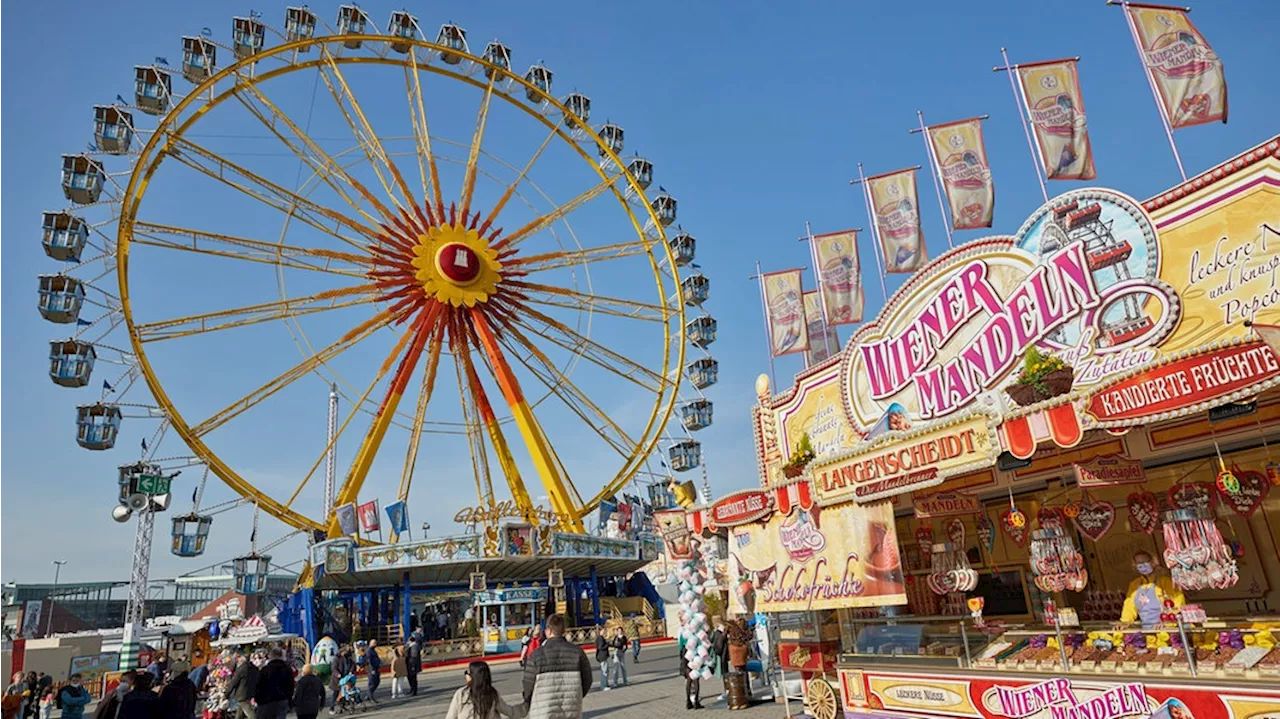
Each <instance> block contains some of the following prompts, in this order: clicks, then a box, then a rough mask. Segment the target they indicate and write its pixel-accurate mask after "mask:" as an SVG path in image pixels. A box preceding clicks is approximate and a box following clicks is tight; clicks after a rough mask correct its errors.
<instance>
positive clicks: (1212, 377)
mask: <svg viewBox="0 0 1280 719" xmlns="http://www.w3.org/2000/svg"><path fill="white" fill-rule="evenodd" d="M1278 377H1280V361H1277V360H1276V356H1275V353H1273V352H1272V351H1271V348H1270V347H1268V346H1266V345H1265V344H1263V343H1261V342H1250V343H1247V344H1238V345H1234V346H1232V347H1228V348H1226V349H1215V350H1210V351H1205V352H1199V353H1196V354H1193V355H1191V356H1189V357H1183V358H1182V359H1178V360H1174V361H1172V362H1169V363H1168V364H1164V365H1160V366H1158V367H1153V368H1151V369H1149V370H1146V371H1144V372H1139V373H1138V374H1135V375H1132V376H1130V377H1126V378H1124V379H1121V380H1120V381H1118V382H1115V383H1114V384H1111V385H1108V386H1106V387H1103V388H1102V389H1100V390H1098V391H1097V392H1095V393H1094V395H1093V397H1092V398H1090V400H1089V404H1088V405H1087V406H1086V408H1085V411H1087V412H1088V413H1089V415H1090V416H1092V417H1093V418H1094V419H1095V420H1097V422H1098V424H1100V425H1102V426H1124V425H1135V424H1142V423H1145V422H1148V421H1150V420H1152V419H1167V418H1168V417H1169V416H1176V414H1185V413H1186V410H1188V409H1191V408H1195V407H1197V406H1198V405H1203V407H1200V409H1208V406H1209V405H1211V404H1215V403H1221V402H1224V401H1227V400H1228V399H1229V398H1231V395H1232V394H1233V393H1235V392H1239V391H1241V390H1245V389H1250V390H1251V391H1252V390H1253V389H1256V388H1257V385H1259V383H1263V382H1267V381H1268V380H1273V379H1276V378H1278Z"/></svg>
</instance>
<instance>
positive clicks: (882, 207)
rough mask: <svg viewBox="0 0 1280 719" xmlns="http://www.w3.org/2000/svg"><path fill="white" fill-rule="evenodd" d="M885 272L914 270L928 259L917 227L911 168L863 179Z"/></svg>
mask: <svg viewBox="0 0 1280 719" xmlns="http://www.w3.org/2000/svg"><path fill="white" fill-rule="evenodd" d="M867 185H868V187H869V189H870V191H871V204H872V206H873V207H874V208H875V217H874V218H873V219H874V220H875V226H876V234H877V235H879V238H880V250H881V254H882V255H883V256H884V270H885V272H915V271H916V270H918V269H920V268H921V267H923V266H924V264H925V262H928V261H929V253H928V250H927V249H926V248H925V244H924V231H923V230H922V229H921V228H920V202H919V201H918V200H917V198H916V171H915V168H908V169H906V170H898V171H897V172H890V173H887V174H884V175H876V176H875V177H868V178H867Z"/></svg>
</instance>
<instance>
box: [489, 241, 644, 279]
mask: <svg viewBox="0 0 1280 719" xmlns="http://www.w3.org/2000/svg"><path fill="white" fill-rule="evenodd" d="M650 246H651V243H650V242H647V241H640V240H632V241H631V242H619V243H616V244H612V245H601V246H600V247H588V248H584V249H578V250H560V251H558V252H545V253H543V254H540V255H527V256H525V255H516V256H515V257H512V258H511V259H510V260H507V261H506V262H505V263H504V267H510V268H511V269H512V270H515V271H516V272H523V273H525V274H533V273H535V272H546V271H548V270H559V269H563V268H565V267H577V266H579V265H586V264H590V263H592V262H606V261H608V260H618V259H622V258H624V257H634V256H635V255H643V254H647V253H648V252H649V249H650Z"/></svg>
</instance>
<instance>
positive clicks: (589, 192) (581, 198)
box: [494, 170, 627, 250]
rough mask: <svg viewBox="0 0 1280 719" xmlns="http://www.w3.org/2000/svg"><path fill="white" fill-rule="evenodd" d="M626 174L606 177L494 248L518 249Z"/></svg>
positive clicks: (624, 171)
mask: <svg viewBox="0 0 1280 719" xmlns="http://www.w3.org/2000/svg"><path fill="white" fill-rule="evenodd" d="M625 174H627V173H626V170H622V171H621V172H618V173H617V174H615V175H612V176H606V177H605V178H604V179H603V180H601V181H600V182H599V183H597V184H595V185H592V186H591V187H588V188H587V189H586V190H583V191H582V192H581V193H580V194H578V195H577V196H575V197H574V198H573V199H571V200H569V201H568V202H566V203H564V204H563V205H560V206H559V207H557V208H555V209H554V210H552V211H551V212H548V213H546V214H544V215H542V216H541V217H537V218H534V219H533V220H530V221H529V222H528V223H527V224H525V225H524V226H523V227H521V228H520V229H518V230H516V231H515V232H512V233H511V234H509V235H506V236H505V237H503V238H502V239H500V240H498V242H497V244H495V245H494V247H496V248H498V249H499V250H505V249H510V248H513V247H516V246H517V245H519V244H520V243H521V242H524V241H525V240H526V239H528V238H529V236H530V235H533V234H535V233H537V232H539V231H541V230H544V229H546V228H548V227H550V226H551V225H553V224H555V223H556V222H558V221H560V220H562V219H564V218H565V217H568V216H569V215H570V214H571V213H572V212H573V211H574V210H577V209H580V208H582V207H583V206H584V205H586V204H587V203H588V202H590V201H592V200H594V199H595V198H597V197H599V196H600V195H602V194H604V193H605V192H606V191H607V190H608V189H609V188H611V187H613V184H614V183H615V182H617V181H618V178H620V177H622V176H623V175H625Z"/></svg>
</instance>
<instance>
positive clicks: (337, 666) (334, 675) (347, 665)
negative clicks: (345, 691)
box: [329, 645, 356, 714]
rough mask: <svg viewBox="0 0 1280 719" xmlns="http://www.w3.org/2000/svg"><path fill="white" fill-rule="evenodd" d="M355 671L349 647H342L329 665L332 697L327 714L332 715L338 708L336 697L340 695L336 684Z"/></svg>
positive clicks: (354, 662) (354, 663)
mask: <svg viewBox="0 0 1280 719" xmlns="http://www.w3.org/2000/svg"><path fill="white" fill-rule="evenodd" d="M355 671H356V660H355V659H352V658H351V647H349V646H346V645H343V647H342V648H341V649H339V650H338V656H336V657H334V658H333V663H332V664H330V665H329V691H330V692H332V695H331V697H330V699H329V713H330V714H333V713H334V711H335V710H336V709H337V708H338V696H339V695H341V694H342V692H341V691H339V690H338V682H340V681H342V678H343V677H345V676H346V675H348V674H353V673H355Z"/></svg>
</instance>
